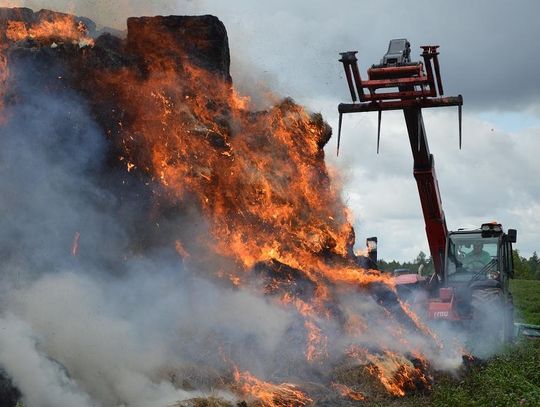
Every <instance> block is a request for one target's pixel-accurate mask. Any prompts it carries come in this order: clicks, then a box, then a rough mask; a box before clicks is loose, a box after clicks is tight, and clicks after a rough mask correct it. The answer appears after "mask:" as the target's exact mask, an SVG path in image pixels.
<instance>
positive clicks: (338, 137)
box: [336, 113, 343, 157]
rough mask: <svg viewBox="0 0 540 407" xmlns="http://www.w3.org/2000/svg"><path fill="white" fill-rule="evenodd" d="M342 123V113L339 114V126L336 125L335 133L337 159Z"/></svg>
mask: <svg viewBox="0 0 540 407" xmlns="http://www.w3.org/2000/svg"><path fill="white" fill-rule="evenodd" d="M342 121H343V113H339V125H338V133H337V151H336V156H337V157H339V143H340V141H341V122H342Z"/></svg>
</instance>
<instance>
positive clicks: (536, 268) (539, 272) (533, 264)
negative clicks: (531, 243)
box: [527, 251, 540, 280]
mask: <svg viewBox="0 0 540 407" xmlns="http://www.w3.org/2000/svg"><path fill="white" fill-rule="evenodd" d="M527 264H528V265H529V269H530V271H531V274H532V276H533V277H534V278H535V279H536V280H540V258H539V257H538V254H537V253H536V251H534V252H533V254H532V256H531V257H530V258H529V260H527Z"/></svg>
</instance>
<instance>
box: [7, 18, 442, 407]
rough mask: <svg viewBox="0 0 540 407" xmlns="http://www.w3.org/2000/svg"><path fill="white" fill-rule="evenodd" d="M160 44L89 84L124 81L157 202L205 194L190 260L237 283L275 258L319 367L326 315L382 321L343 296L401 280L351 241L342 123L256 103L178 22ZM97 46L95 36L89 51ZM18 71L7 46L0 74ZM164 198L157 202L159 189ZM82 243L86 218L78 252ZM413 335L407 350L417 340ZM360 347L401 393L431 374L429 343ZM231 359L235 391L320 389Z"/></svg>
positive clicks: (119, 88) (122, 126)
mask: <svg viewBox="0 0 540 407" xmlns="http://www.w3.org/2000/svg"><path fill="white" fill-rule="evenodd" d="M87 31H88V30H87V29H86V27H85V26H84V24H82V23H81V22H80V21H77V20H75V19H74V18H73V17H71V16H66V17H59V18H57V19H54V20H51V21H50V20H46V19H45V20H41V21H38V22H37V23H35V24H30V25H29V24H27V23H24V22H21V21H11V22H9V24H8V28H7V30H6V38H7V40H8V41H11V42H19V41H24V40H33V41H38V42H41V43H45V44H46V45H51V44H52V43H57V42H62V41H64V42H71V43H74V44H79V46H81V47H83V46H85V45H92V44H93V40H92V39H91V38H89V37H88V32H87ZM148 35H151V34H150V33H149V34H148ZM149 42H150V43H152V41H149ZM159 44H162V45H163V47H164V49H166V51H167V53H166V54H163V53H161V52H160V51H159V50H156V49H155V48H154V47H152V46H149V47H148V48H147V49H145V48H144V44H142V45H140V46H141V47H143V48H142V49H140V50H139V52H141V53H142V56H143V57H144V58H141V60H144V63H145V64H147V65H146V66H145V67H144V69H139V70H137V69H135V68H126V67H123V68H122V69H116V70H106V69H102V70H100V69H96V71H95V72H92V73H93V75H89V77H88V78H86V77H85V80H84V81H82V84H81V85H80V86H81V92H83V93H86V94H87V95H89V97H90V98H94V102H95V103H97V104H99V103H101V102H102V96H103V95H109V94H114V101H115V103H117V105H118V109H123V110H122V114H121V115H120V116H121V117H122V120H118V121H117V122H116V123H115V124H114V125H111V126H110V128H107V129H105V130H106V133H107V134H108V135H109V137H110V139H111V141H112V142H114V143H116V147H117V148H118V150H119V151H120V153H119V154H118V155H117V157H118V160H119V161H121V162H122V163H121V165H122V167H123V168H125V170H126V172H127V173H130V176H140V177H144V179H145V183H146V185H151V189H152V191H153V192H154V194H155V198H156V202H167V203H170V204H171V205H178V206H180V205H183V204H185V205H193V206H194V207H195V208H196V210H197V211H199V212H200V213H201V214H202V215H203V216H204V219H205V220H206V221H207V222H208V230H209V235H210V236H209V237H208V238H205V237H207V236H206V234H204V236H203V237H201V236H192V235H187V236H181V234H182V231H179V232H178V234H179V236H180V237H178V236H174V239H173V240H174V246H175V249H176V252H177V253H178V255H179V256H180V257H181V258H182V260H183V261H184V264H186V262H187V263H189V266H190V267H191V266H192V265H193V266H194V267H193V269H195V270H197V269H198V268H197V264H198V262H201V264H204V263H203V262H204V260H205V259H203V257H205V256H216V257H219V258H220V259H226V260H227V261H226V262H222V263H223V264H220V266H219V267H216V269H214V270H211V271H209V273H208V274H209V275H213V276H218V277H220V278H222V279H223V280H224V281H228V282H229V283H230V284H231V285H233V286H235V287H243V286H247V285H248V284H246V281H249V280H250V277H253V278H252V280H256V278H255V277H256V275H255V270H256V269H257V268H261V267H262V268H264V266H265V265H267V266H268V267H267V269H269V270H270V271H269V272H268V273H267V275H264V274H263V273H261V274H262V276H261V275H259V277H260V278H261V279H263V280H264V279H266V280H265V285H264V288H263V289H262V290H261V291H262V293H264V294H266V295H267V296H268V297H271V298H272V301H276V302H278V303H279V304H280V306H282V307H284V308H287V309H294V310H295V312H296V313H297V314H298V315H299V316H300V317H301V318H302V320H303V328H304V330H305V336H306V338H305V352H304V356H305V360H306V361H307V362H308V363H309V365H308V366H309V367H310V368H313V367H314V366H316V364H315V362H317V363H319V362H320V363H319V364H320V365H322V364H323V362H324V361H325V360H327V359H328V357H329V354H330V352H331V351H330V350H329V335H328V332H325V323H327V322H335V324H334V326H339V329H341V331H340V332H342V333H343V334H344V336H346V337H347V338H346V340H347V341H349V342H347V343H358V342H360V340H359V339H358V338H360V337H361V336H362V335H365V333H366V332H368V331H369V329H370V325H369V323H368V322H367V321H366V320H364V319H363V318H362V316H360V315H355V314H354V312H353V311H351V310H349V309H348V308H347V305H346V304H342V303H340V300H339V299H340V295H342V294H343V295H349V296H351V295H357V296H360V295H361V294H360V292H362V293H367V292H368V290H369V288H370V287H372V286H373V285H379V286H383V287H385V289H387V290H388V292H391V293H392V292H395V288H394V283H393V279H392V278H391V277H389V276H387V275H384V274H383V273H381V272H380V271H377V270H367V269H365V268H362V267H360V265H359V263H358V259H357V257H356V256H355V255H354V253H353V246H354V231H353V229H352V227H351V216H350V212H349V210H348V208H347V207H346V206H345V204H344V203H343V201H342V199H341V196H340V193H341V191H340V188H339V185H336V183H335V182H333V179H332V177H331V176H330V174H329V170H328V169H327V167H326V165H325V162H324V150H323V146H324V144H325V143H326V142H327V141H328V138H329V137H330V135H331V129H330V128H329V126H328V125H327V124H326V123H325V122H324V121H323V119H322V117H321V115H320V114H312V113H309V112H307V111H306V110H305V109H304V108H303V107H301V106H299V105H297V104H296V103H294V102H293V101H292V100H290V99H285V100H283V101H281V102H280V103H278V104H277V105H275V106H273V107H270V108H268V109H267V110H265V111H258V112H253V111H250V110H249V104H250V101H249V98H246V97H243V96H241V95H239V94H238V93H237V91H236V90H235V89H234V87H233V86H232V85H231V83H230V82H229V81H228V80H226V79H224V78H223V75H222V74H220V73H216V72H213V71H212V70H208V69H204V68H202V67H200V66H198V65H196V64H195V63H193V61H191V60H188V58H187V57H186V56H185V55H184V54H185V52H184V50H183V49H180V46H179V45H178V43H177V42H175V41H174V39H173V38H170V37H169V36H168V35H167V34H166V33H163V35H160V36H159ZM86 51H91V49H90V50H88V49H87V50H80V51H78V52H81V53H84V52H86ZM8 72H9V71H8V68H7V62H6V59H5V58H3V55H0V86H1V85H2V84H3V83H4V82H5V79H6V78H7V75H8ZM1 90H2V91H3V90H4V88H3V87H2V89H1ZM156 207H157V208H156V210H159V203H158V204H156ZM205 233H206V231H205ZM196 246H197V247H196ZM201 246H202V249H201ZM78 247H79V234H78V232H77V234H76V237H75V239H74V241H73V247H72V254H73V255H74V256H75V255H76V254H77V251H78ZM201 252H202V253H204V254H199V253H201ZM199 268H201V269H203V267H199ZM306 287H307V288H306ZM250 289H251V287H250ZM366 297H368V298H369V295H367V296H366ZM398 306H400V310H401V311H402V312H403V313H404V315H406V316H407V317H408V318H410V320H411V321H412V324H413V325H414V326H415V327H416V328H418V331H420V332H421V333H422V334H423V335H425V336H427V337H430V338H431V337H432V336H433V335H432V333H431V332H430V331H429V330H428V329H427V328H426V327H424V326H423V325H422V324H421V322H420V321H419V320H418V318H417V317H416V316H415V315H414V314H413V313H412V312H411V311H410V310H409V309H408V308H407V306H406V305H405V304H398ZM384 311H385V312H386V313H387V314H388V315H389V316H390V311H388V310H384ZM395 325H396V326H395V329H392V332H391V333H390V335H392V336H393V337H396V338H398V337H400V336H402V335H401V333H402V332H403V331H402V330H404V329H405V328H403V327H402V326H401V325H400V323H399V321H396V322H395ZM390 335H389V336H390ZM346 340H345V339H344V343H345V341H346ZM403 344H404V346H407V349H408V350H409V351H411V348H413V346H412V345H410V344H408V343H406V341H405V342H403ZM414 350H416V349H414ZM349 356H351V357H352V358H355V359H356V360H357V361H358V362H360V363H362V364H364V365H366V366H367V367H366V370H367V372H368V374H370V375H372V376H373V377H376V378H377V379H378V380H379V381H380V383H382V385H383V386H384V387H385V388H386V389H387V391H388V392H389V393H390V394H392V395H396V396H403V395H405V392H406V391H407V390H409V389H412V390H414V389H416V388H418V387H419V384H420V385H422V386H424V387H429V377H427V376H426V373H425V372H426V371H427V365H426V363H425V361H424V360H423V359H422V358H421V356H420V355H415V359H414V360H415V362H414V363H413V362H412V361H411V360H409V359H408V358H406V357H405V356H404V355H400V354H398V353H395V352H393V351H391V350H388V349H382V350H379V351H377V352H369V351H368V350H367V349H363V348H360V347H355V348H354V350H353V351H351V352H349ZM231 365H232V366H234V367H233V368H232V371H233V376H234V380H235V389H236V391H237V392H238V393H239V394H241V395H243V396H249V397H252V398H255V399H258V400H260V402H261V403H262V405H264V406H268V407H273V406H276V407H278V406H283V407H285V406H305V405H308V404H309V403H311V402H312V400H311V398H310V397H308V395H306V394H305V393H304V392H302V391H301V390H299V389H298V387H297V386H296V385H294V384H291V383H282V384H272V383H269V382H265V381H262V380H260V379H258V378H256V377H254V376H253V375H251V374H250V373H249V372H248V371H240V370H239V369H238V368H237V367H236V366H235V365H234V364H232V362H231ZM333 387H334V388H336V389H337V390H338V391H339V392H340V393H341V394H343V395H344V396H346V397H349V398H351V399H353V400H363V399H364V395H363V394H362V393H360V392H356V391H353V390H351V389H350V388H348V387H346V386H344V385H341V384H334V385H333Z"/></svg>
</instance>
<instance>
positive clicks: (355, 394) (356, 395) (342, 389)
mask: <svg viewBox="0 0 540 407" xmlns="http://www.w3.org/2000/svg"><path fill="white" fill-rule="evenodd" d="M332 387H333V388H334V389H336V390H337V391H338V392H339V393H340V394H341V395H342V396H343V397H348V398H350V399H351V400H356V401H362V400H365V398H366V397H365V396H364V395H363V394H362V393H361V392H359V391H354V390H352V389H351V388H350V387H349V386H345V385H344V384H340V383H332Z"/></svg>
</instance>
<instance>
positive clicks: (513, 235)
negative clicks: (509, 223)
mask: <svg viewBox="0 0 540 407" xmlns="http://www.w3.org/2000/svg"><path fill="white" fill-rule="evenodd" d="M507 235H508V240H509V241H510V243H516V242H517V230H516V229H508V233H507Z"/></svg>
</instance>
